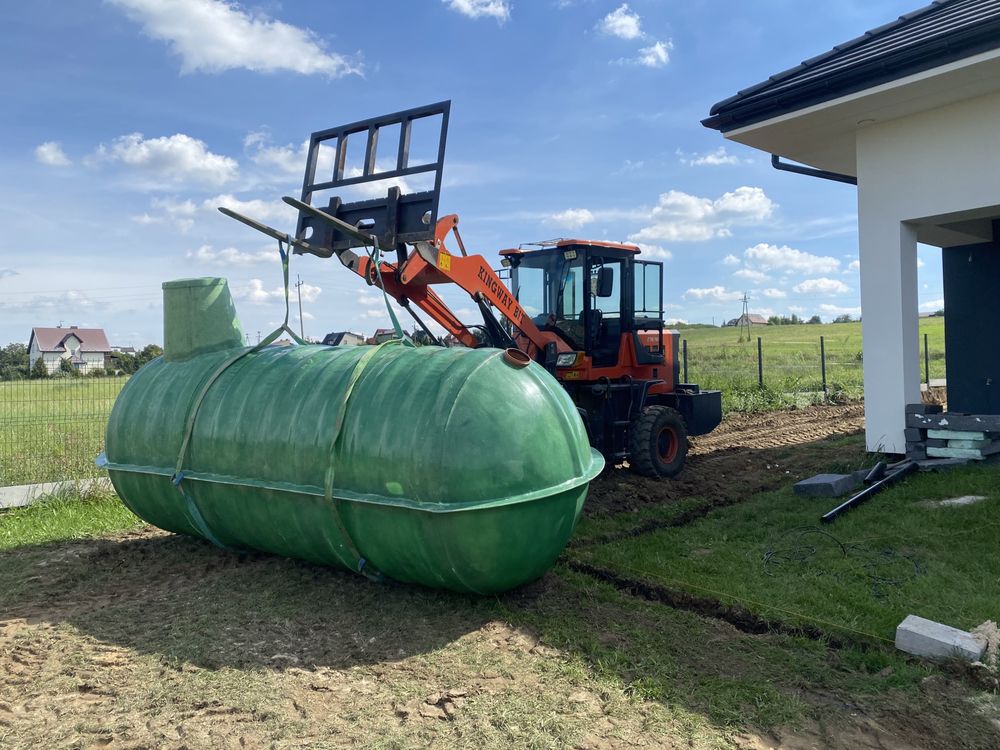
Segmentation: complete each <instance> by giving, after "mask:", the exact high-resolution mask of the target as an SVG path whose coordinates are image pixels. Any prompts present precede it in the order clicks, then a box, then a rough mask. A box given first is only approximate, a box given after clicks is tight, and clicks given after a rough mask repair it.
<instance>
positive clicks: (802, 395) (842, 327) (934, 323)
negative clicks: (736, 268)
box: [680, 318, 945, 411]
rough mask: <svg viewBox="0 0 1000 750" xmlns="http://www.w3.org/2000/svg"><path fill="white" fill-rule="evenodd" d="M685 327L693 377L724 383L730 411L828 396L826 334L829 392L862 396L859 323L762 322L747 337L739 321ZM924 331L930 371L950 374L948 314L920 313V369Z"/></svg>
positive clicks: (717, 385)
mask: <svg viewBox="0 0 1000 750" xmlns="http://www.w3.org/2000/svg"><path fill="white" fill-rule="evenodd" d="M680 333H681V340H682V342H683V341H684V340H686V341H687V346H688V379H689V380H690V381H691V382H694V383H698V384H699V385H700V386H701V387H702V388H711V389H720V390H722V391H723V402H724V406H725V408H726V410H727V411H767V410H771V409H777V408H784V407H788V406H803V405H806V404H808V403H812V402H818V401H822V400H823V396H822V373H821V367H820V362H821V358H820V336H822V337H823V338H824V343H825V349H826V379H827V392H828V394H829V397H830V398H832V399H833V400H845V399H857V398H860V397H861V396H862V395H863V377H864V376H863V359H862V354H861V323H860V322H856V323H830V324H824V325H794V326H758V327H754V328H753V329H752V331H751V338H750V340H749V341H746V340H744V341H740V335H741V331H740V329H738V328H711V327H708V328H704V327H699V328H686V329H682V330H681V332H680ZM925 333H926V334H927V335H928V348H929V352H930V376H931V378H932V379H935V378H943V377H945V369H944V368H945V362H944V318H921V319H920V352H921V354H920V356H921V360H920V371H921V373H923V371H924V364H923V335H924V334H925ZM758 336H759V337H760V338H761V346H762V350H763V363H764V386H765V387H764V389H761V388H760V387H759V384H758V378H757V337H758ZM744 338H745V337H744ZM921 377H922V375H921Z"/></svg>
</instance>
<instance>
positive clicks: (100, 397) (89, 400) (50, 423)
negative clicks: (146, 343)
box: [0, 376, 128, 486]
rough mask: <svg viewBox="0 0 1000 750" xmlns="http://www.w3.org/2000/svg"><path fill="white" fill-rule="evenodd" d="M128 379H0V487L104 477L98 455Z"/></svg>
mask: <svg viewBox="0 0 1000 750" xmlns="http://www.w3.org/2000/svg"><path fill="white" fill-rule="evenodd" d="M127 380H128V377H127V376H120V377H100V378H97V377H65V378H49V379H38V380H10V381H0V486H6V485H16V484H33V483H36V482H54V481H60V480H64V479H76V478H84V477H94V476H100V475H101V472H100V470H98V468H97V467H96V466H95V465H94V459H95V458H96V457H97V454H98V453H100V452H101V451H102V450H103V449H104V430H105V427H106V426H107V421H108V415H109V414H110V413H111V407H112V406H113V405H114V402H115V398H116V397H117V396H118V392H119V391H121V389H122V386H124V385H125V382H126V381H127Z"/></svg>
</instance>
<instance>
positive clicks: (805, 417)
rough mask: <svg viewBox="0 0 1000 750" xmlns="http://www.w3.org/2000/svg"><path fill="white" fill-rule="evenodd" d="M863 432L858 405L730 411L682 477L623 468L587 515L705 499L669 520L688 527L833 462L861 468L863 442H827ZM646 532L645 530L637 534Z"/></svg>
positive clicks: (606, 480) (597, 488) (593, 499)
mask: <svg viewBox="0 0 1000 750" xmlns="http://www.w3.org/2000/svg"><path fill="white" fill-rule="evenodd" d="M862 429H864V406H863V404H860V403H852V404H847V405H843V406H813V407H809V408H806V409H795V410H790V411H780V412H768V413H765V414H731V415H728V416H727V417H726V419H725V420H724V421H723V423H722V424H721V425H720V426H719V427H718V428H716V429H715V430H714V431H713V432H712V433H710V434H708V435H703V436H701V437H698V438H694V439H693V440H692V448H691V452H690V454H689V456H688V463H687V466H686V467H685V469H684V471H682V472H681V473H680V475H679V476H677V477H675V478H674V479H672V480H668V481H663V480H657V479H650V478H647V477H642V476H639V475H637V474H633V473H632V472H630V471H627V470H624V469H621V468H615V469H611V470H607V471H605V472H604V473H603V474H602V475H601V476H600V477H599V478H598V479H597V480H596V481H594V482H593V483H592V484H591V486H590V494H589V495H588V498H587V504H586V506H585V510H584V512H585V513H587V514H589V515H591V516H606V515H612V514H617V513H623V512H629V511H635V510H638V509H640V508H642V507H644V506H647V505H650V504H654V503H660V504H662V503H670V502H675V501H678V500H682V499H685V498H692V497H697V498H701V499H702V500H703V501H704V502H703V503H701V504H700V505H699V507H698V508H696V509H693V510H691V511H689V512H687V513H684V514H683V515H682V516H681V517H679V518H673V519H671V521H670V522H669V525H683V524H684V523H689V522H690V521H692V520H694V519H695V518H698V517H700V516H702V515H704V514H705V513H707V512H708V511H709V510H711V509H712V508H713V507H719V506H722V505H730V504H732V503H734V502H739V501H740V500H741V499H744V498H748V497H751V496H752V495H754V494H755V493H758V492H764V491H767V490H773V489H777V488H779V487H782V486H784V485H786V484H789V483H791V482H794V481H798V480H799V479H804V478H806V477H809V476H812V475H813V474H816V473H818V472H820V471H828V470H829V469H830V468H831V462H833V463H834V464H840V465H850V466H854V468H860V467H861V465H863V464H864V462H865V461H866V458H865V456H864V453H863V446H862V445H861V444H860V442H855V443H852V444H846V445H843V446H840V447H831V446H830V445H829V444H828V442H825V441H827V439H828V438H831V437H837V436H845V435H854V434H857V433H859V432H860V431H861V430H862ZM662 525H663V524H662V523H661V524H659V525H657V526H654V527H655V528H659V527H661V526H662ZM649 530H651V529H646V528H645V527H643V528H642V529H641V530H639V531H637V532H634V533H645V532H646V531H649ZM597 541H600V542H605V541H609V539H607V538H603V537H602V538H601V539H599V540H597ZM587 542H588V543H592V541H591V540H587Z"/></svg>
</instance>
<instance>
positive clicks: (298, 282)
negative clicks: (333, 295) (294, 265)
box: [295, 274, 306, 339]
mask: <svg viewBox="0 0 1000 750" xmlns="http://www.w3.org/2000/svg"><path fill="white" fill-rule="evenodd" d="M295 291H296V292H298V295H299V336H301V337H302V338H303V339H305V337H306V332H305V328H304V325H305V324H304V322H303V320H302V279H301V278H300V277H299V275H298V274H295Z"/></svg>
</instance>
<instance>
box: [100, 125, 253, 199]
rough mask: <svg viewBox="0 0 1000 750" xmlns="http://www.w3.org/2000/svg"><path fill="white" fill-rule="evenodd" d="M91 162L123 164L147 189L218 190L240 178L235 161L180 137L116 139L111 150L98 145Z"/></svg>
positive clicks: (131, 134)
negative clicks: (142, 178)
mask: <svg viewBox="0 0 1000 750" xmlns="http://www.w3.org/2000/svg"><path fill="white" fill-rule="evenodd" d="M93 160H94V161H98V162H101V161H104V162H112V163H117V164H122V165H124V166H126V167H129V168H130V169H133V170H135V171H136V172H139V173H141V174H143V175H145V177H146V179H147V180H148V182H147V183H146V185H147V187H154V188H155V187H162V185H163V183H172V184H179V183H188V182H191V183H197V184H200V185H209V186H218V185H223V184H225V183H227V182H230V181H232V180H234V179H235V178H236V177H237V176H238V175H239V164H237V162H236V160H235V159H232V158H230V157H228V156H222V155H221V154H214V153H212V152H211V151H209V150H208V148H207V146H206V145H205V143H204V141H200V140H198V139H197V138H192V137H191V136H189V135H184V134H183V133H176V134H174V135H171V136H161V137H159V138H149V139H146V138H143V135H142V133H130V134H128V135H123V136H119V137H118V138H116V139H115V140H114V141H112V143H111V145H110V146H105V145H104V144H101V145H100V146H98V148H97V151H96V152H95V154H94V156H93Z"/></svg>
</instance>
